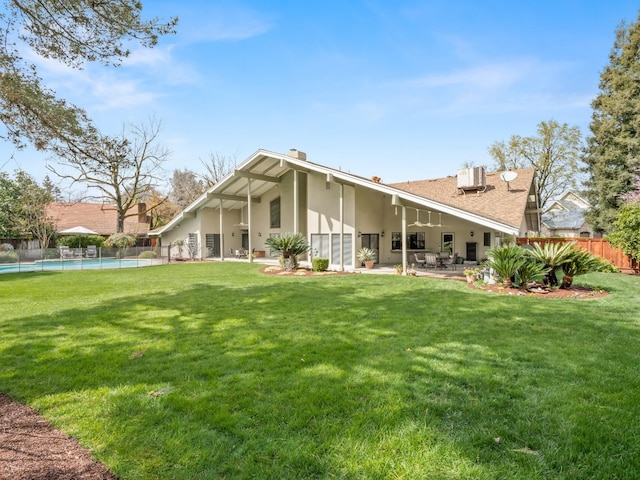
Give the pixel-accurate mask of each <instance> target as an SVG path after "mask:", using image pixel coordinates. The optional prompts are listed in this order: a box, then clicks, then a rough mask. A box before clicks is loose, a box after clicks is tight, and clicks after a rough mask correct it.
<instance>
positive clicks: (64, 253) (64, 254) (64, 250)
mask: <svg viewBox="0 0 640 480" xmlns="http://www.w3.org/2000/svg"><path fill="white" fill-rule="evenodd" d="M60 258H61V259H63V260H64V259H66V258H73V250H71V249H70V248H69V247H67V246H66V245H63V246H61V247H60Z"/></svg>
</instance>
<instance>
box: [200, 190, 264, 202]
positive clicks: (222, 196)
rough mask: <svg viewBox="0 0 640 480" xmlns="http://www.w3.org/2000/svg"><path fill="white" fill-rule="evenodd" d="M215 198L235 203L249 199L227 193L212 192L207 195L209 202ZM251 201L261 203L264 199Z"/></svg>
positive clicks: (253, 198)
mask: <svg viewBox="0 0 640 480" xmlns="http://www.w3.org/2000/svg"><path fill="white" fill-rule="evenodd" d="M214 198H215V199H218V200H232V201H234V202H246V201H247V197H246V196H243V195H228V194H226V193H212V192H209V193H207V200H212V199H214ZM251 201H252V202H253V203H260V202H261V201H262V199H261V198H260V197H251Z"/></svg>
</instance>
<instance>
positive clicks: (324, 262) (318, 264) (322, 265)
mask: <svg viewBox="0 0 640 480" xmlns="http://www.w3.org/2000/svg"><path fill="white" fill-rule="evenodd" d="M327 268H329V259H328V258H322V257H315V258H314V259H312V260H311V269H312V270H313V271H314V272H324V271H325V270H326V269H327Z"/></svg>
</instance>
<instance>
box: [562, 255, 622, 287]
mask: <svg viewBox="0 0 640 480" xmlns="http://www.w3.org/2000/svg"><path fill="white" fill-rule="evenodd" d="M610 267H611V264H610V263H609V262H606V261H605V260H603V259H601V258H600V257H598V256H596V255H593V254H592V253H589V252H587V251H586V250H582V249H581V248H577V247H574V248H573V250H572V251H571V254H570V255H569V258H568V260H567V261H566V262H565V263H563V264H562V272H563V273H564V275H563V277H562V283H561V285H560V288H569V287H571V285H572V284H573V277H575V276H576V275H584V274H585V273H589V272H596V271H603V270H607V269H609V268H610Z"/></svg>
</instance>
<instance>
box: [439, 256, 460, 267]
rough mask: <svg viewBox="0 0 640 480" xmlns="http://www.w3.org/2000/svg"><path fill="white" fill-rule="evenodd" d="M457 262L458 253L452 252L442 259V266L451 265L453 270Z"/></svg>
mask: <svg viewBox="0 0 640 480" xmlns="http://www.w3.org/2000/svg"><path fill="white" fill-rule="evenodd" d="M457 263H458V254H457V253H454V254H453V255H450V256H449V258H443V259H442V268H449V267H451V270H455V269H456V264H457Z"/></svg>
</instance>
